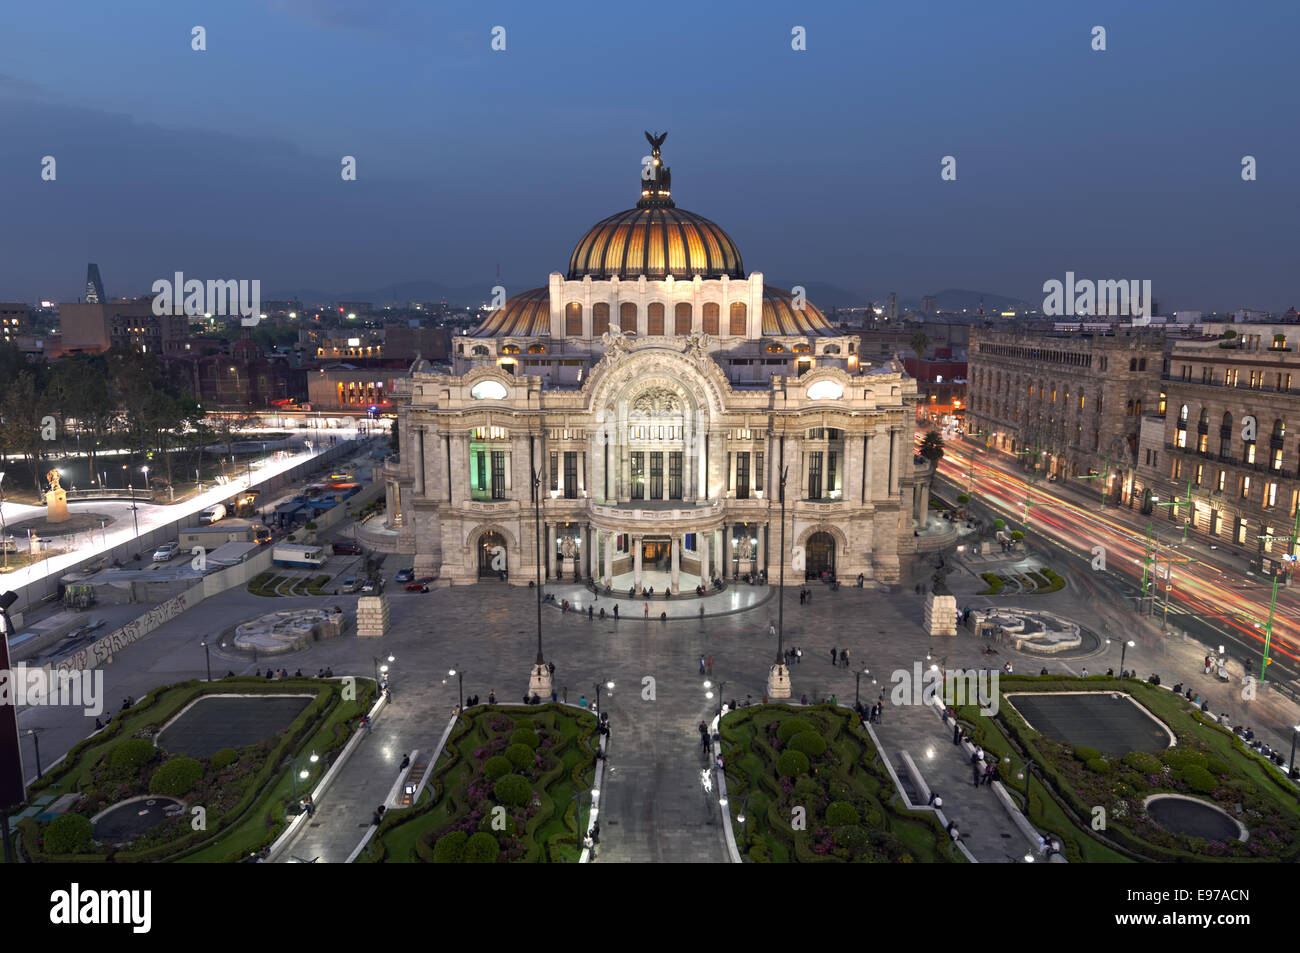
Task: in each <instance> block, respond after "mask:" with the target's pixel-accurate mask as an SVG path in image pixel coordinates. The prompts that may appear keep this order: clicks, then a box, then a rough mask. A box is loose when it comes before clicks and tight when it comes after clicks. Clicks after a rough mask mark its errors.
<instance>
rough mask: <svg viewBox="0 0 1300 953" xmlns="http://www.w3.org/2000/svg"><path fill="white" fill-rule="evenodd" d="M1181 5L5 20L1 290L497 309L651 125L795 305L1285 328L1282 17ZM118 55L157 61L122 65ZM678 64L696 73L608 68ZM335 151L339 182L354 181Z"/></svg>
mask: <svg viewBox="0 0 1300 953" xmlns="http://www.w3.org/2000/svg"><path fill="white" fill-rule="evenodd" d="M73 6H75V5H73ZM1174 10H1175V7H1173V6H1171V5H1167V4H1154V5H1151V6H1150V7H1149V8H1147V9H1144V10H1141V11H1129V10H1125V9H1123V8H1122V7H1121V6H1120V5H1118V4H1114V5H1108V4H1100V5H1096V6H1093V7H1091V8H1090V9H1089V11H1088V13H1087V17H1086V19H1085V18H1084V17H1083V15H1082V14H1080V15H1074V14H1071V13H1068V12H1064V11H1046V10H1039V9H1035V8H1031V7H1020V6H1019V5H1010V6H1008V7H1007V8H1006V9H999V10H986V9H981V10H979V11H971V10H964V9H961V8H959V7H958V6H954V5H950V4H939V5H936V6H935V7H934V8H932V10H931V13H932V14H937V15H938V16H939V17H940V18H942V22H943V23H944V24H945V27H944V29H942V30H934V29H932V25H933V24H932V22H931V19H930V18H927V17H922V16H920V15H919V14H916V13H912V12H910V11H901V12H900V11H879V12H875V13H873V14H872V16H871V17H868V16H867V15H866V14H865V13H862V12H859V11H855V10H852V9H841V10H836V9H827V10H819V11H815V12H814V13H813V14H811V15H809V14H805V13H803V12H797V13H796V12H794V11H789V10H787V9H785V8H783V7H780V6H778V5H775V4H761V5H759V6H757V7H755V8H753V10H751V11H749V12H748V13H747V15H746V17H745V18H744V19H743V20H740V19H737V18H735V17H733V16H732V15H731V14H729V13H726V12H715V11H704V12H697V13H695V14H694V15H693V19H692V21H691V29H689V30H687V29H681V24H680V23H679V22H677V20H676V19H674V18H673V17H672V16H668V17H664V18H661V19H659V20H653V18H652V22H644V21H645V20H646V18H644V17H641V16H637V15H625V14H621V13H610V12H608V11H604V10H599V11H598V10H597V8H595V7H594V6H591V7H585V6H583V5H578V6H576V7H571V8H569V11H570V15H568V16H566V17H563V18H556V17H550V16H546V15H542V14H540V13H538V12H537V11H531V10H529V9H528V8H526V7H522V6H513V7H512V6H506V7H504V8H501V9H500V10H495V11H493V12H492V13H491V14H490V15H484V14H479V13H478V12H477V11H475V10H474V9H473V8H472V7H470V6H468V5H462V6H458V7H457V6H453V7H452V8H451V9H450V10H448V11H447V12H445V13H439V14H431V13H429V12H427V11H424V10H422V9H421V8H419V7H418V6H417V5H413V4H397V5H395V6H393V7H391V8H388V9H386V10H384V11H367V12H366V14H364V16H363V15H360V14H355V15H354V14H351V13H349V12H348V8H347V7H345V6H344V5H342V4H334V3H305V2H304V3H297V2H294V3H290V2H282V3H278V4H272V5H271V6H270V7H269V8H268V7H266V6H264V5H261V4H251V3H249V4H236V5H234V6H232V7H231V8H230V9H229V10H228V11H223V12H222V13H221V14H220V15H219V17H218V18H217V19H213V18H212V17H211V16H210V15H209V14H208V13H207V12H206V11H202V10H201V9H200V8H198V7H195V8H193V10H192V11H187V10H185V9H184V8H183V7H182V8H180V9H178V10H176V11H169V12H168V14H167V15H166V16H163V17H154V16H152V15H146V14H143V13H140V12H138V11H131V10H127V11H122V12H119V13H115V14H114V15H113V17H111V18H105V19H103V20H102V21H101V22H99V23H97V24H96V29H95V30H94V31H81V32H76V31H70V30H68V28H67V23H66V22H63V21H61V19H60V18H58V17H48V15H47V14H45V13H40V14H37V13H35V12H26V11H12V12H10V13H8V14H7V15H6V16H7V21H8V22H7V30H6V33H8V35H10V36H11V37H13V38H14V39H15V40H16V42H15V43H14V49H13V51H12V55H11V57H10V60H9V62H8V65H7V67H6V71H5V75H4V76H3V77H0V116H2V117H3V119H4V123H5V127H6V129H7V130H9V132H10V135H9V136H8V137H6V139H5V142H4V143H3V144H0V178H2V179H3V180H4V181H5V182H6V184H7V188H6V203H5V204H6V206H7V216H6V217H7V218H8V219H9V221H10V222H11V223H12V224H14V225H16V226H18V227H16V228H12V229H10V230H9V231H8V232H7V233H6V236H5V238H4V239H0V255H3V258H4V259H5V260H6V261H7V263H8V264H9V267H8V268H6V269H4V271H3V272H0V297H4V298H7V299H15V298H16V299H20V300H28V301H36V300H39V299H40V298H41V297H45V298H50V297H55V298H58V299H61V300H74V299H75V298H76V297H77V296H78V290H79V288H80V285H79V282H78V278H79V275H80V272H81V270H82V269H83V268H84V263H85V262H88V261H94V262H97V263H99V264H100V266H101V268H103V269H104V270H105V271H106V272H107V273H108V274H109V275H110V276H111V278H110V285H112V286H113V287H112V288H110V293H130V292H131V291H132V290H133V289H139V290H138V291H136V293H143V292H144V291H146V290H147V289H148V287H149V286H150V284H151V283H152V282H153V281H154V280H156V279H157V278H158V277H160V276H166V275H170V274H171V273H173V272H174V271H177V270H182V271H185V272H187V273H193V274H201V275H204V276H225V275H234V276H240V277H247V278H250V279H251V278H257V279H260V280H261V281H262V283H263V287H264V288H266V289H267V293H268V295H277V294H279V293H281V292H283V291H287V290H293V289H297V288H316V287H319V288H322V290H326V291H333V292H335V293H337V294H344V293H348V292H351V291H355V290H356V289H360V288H383V287H386V286H391V285H393V284H396V283H403V282H410V281H431V282H439V283H449V284H463V283H473V282H481V283H483V284H484V285H485V288H484V295H485V296H487V293H488V291H489V289H490V287H491V286H492V285H493V284H496V283H498V279H497V274H498V268H499V269H500V279H499V282H500V283H501V284H504V285H505V286H506V288H507V291H508V293H510V294H513V293H515V292H517V291H519V290H523V289H525V288H529V287H535V286H536V285H537V284H540V283H541V282H542V281H543V280H544V278H545V276H546V274H548V273H549V270H550V269H551V268H553V267H554V262H555V261H556V260H557V259H562V256H563V255H564V254H565V253H567V252H568V251H569V250H570V249H571V248H572V244H573V242H574V241H575V240H576V239H577V238H578V237H579V236H580V235H581V234H582V231H583V229H584V228H585V226H586V224H588V223H589V222H590V221H593V220H595V219H598V218H601V217H603V216H605V215H608V214H610V213H611V212H614V211H617V210H618V209H621V208H627V207H630V206H631V205H632V204H633V203H634V200H635V191H634V189H635V181H634V180H633V179H632V176H633V175H636V174H637V173H638V171H639V165H640V159H641V156H642V154H643V153H644V152H645V151H646V147H645V144H644V143H643V142H642V141H641V135H640V133H641V130H643V129H668V130H670V131H671V138H670V139H669V140H668V142H667V144H666V145H665V157H666V160H667V161H668V162H669V163H670V164H671V165H672V166H673V167H674V169H675V170H676V172H677V180H678V181H677V183H676V184H677V189H676V192H675V197H676V198H677V199H678V201H679V204H680V205H681V206H682V207H684V208H688V209H690V210H692V211H695V212H697V213H698V214H701V215H704V216H706V217H708V218H710V219H712V220H714V221H717V222H720V223H722V224H723V225H724V227H726V228H727V229H728V231H729V233H730V234H731V235H732V237H733V238H734V239H735V241H736V243H737V245H738V246H739V247H740V249H741V250H742V252H743V254H744V256H745V265H746V267H747V269H749V270H751V271H762V272H764V274H765V275H771V276H772V277H774V278H778V279H780V280H781V281H785V282H788V283H790V284H793V283H796V282H801V283H803V284H814V283H825V284H831V285H837V286H841V287H845V288H848V289H850V290H852V291H856V292H860V293H864V294H865V295H870V296H873V297H880V296H883V295H884V294H885V293H886V292H888V291H898V292H899V294H900V295H901V296H902V297H904V298H919V297H920V296H921V295H923V294H933V293H934V292H935V291H938V290H940V289H944V288H967V289H978V290H980V291H985V292H989V293H993V294H999V295H1006V296H1009V297H1019V298H1023V299H1025V300H1027V301H1031V302H1032V301H1036V300H1038V299H1039V298H1040V297H1041V296H1042V293H1041V291H1040V290H1039V289H1040V288H1041V286H1042V284H1043V282H1045V281H1048V280H1051V279H1052V278H1055V277H1059V276H1060V275H1061V274H1064V273H1065V272H1066V271H1071V270H1072V271H1074V272H1076V273H1079V274H1088V275H1096V276H1113V277H1120V276H1124V277H1128V276H1134V277H1138V278H1141V279H1143V280H1150V281H1151V282H1152V285H1153V289H1154V296H1155V297H1156V298H1157V299H1158V300H1159V301H1160V302H1161V304H1162V305H1163V306H1164V310H1166V311H1170V310H1174V309H1196V310H1206V311H1223V310H1230V309H1234V308H1240V307H1248V308H1258V309H1262V310H1270V311H1276V312H1281V311H1285V310H1286V309H1287V308H1288V307H1291V306H1293V305H1294V304H1295V303H1296V300H1295V298H1294V295H1293V290H1292V287H1291V283H1290V282H1289V281H1288V278H1289V277H1290V274H1289V271H1290V266H1291V265H1292V262H1293V259H1294V255H1293V251H1292V249H1293V243H1292V241H1291V240H1290V239H1289V235H1288V230H1287V227H1286V226H1287V222H1286V219H1285V215H1284V212H1283V210H1285V209H1287V208H1294V207H1295V206H1296V199H1297V198H1300V196H1298V195H1297V192H1296V185H1295V181H1294V177H1291V176H1287V175H1286V161H1287V160H1286V157H1287V156H1290V155H1294V154H1295V153H1296V152H1297V149H1296V145H1297V143H1296V141H1295V138H1296V133H1295V130H1294V129H1293V128H1291V127H1290V125H1289V124H1287V123H1286V121H1285V117H1286V115H1287V114H1288V111H1287V110H1285V109H1283V108H1281V107H1282V106H1283V105H1284V103H1283V98H1284V97H1283V94H1281V93H1280V92H1278V91H1277V90H1279V89H1280V88H1282V84H1283V83H1284V81H1285V74H1284V72H1283V70H1284V69H1285V64H1286V61H1287V57H1286V54H1287V48H1286V45H1285V38H1286V37H1287V36H1288V35H1290V33H1292V32H1293V29H1290V30H1289V29H1288V27H1292V28H1293V27H1294V26H1295V21H1296V19H1297V14H1296V13H1294V12H1291V11H1285V10H1275V9H1272V8H1268V7H1262V6H1261V7H1260V8H1258V9H1257V10H1256V13H1255V15H1254V16H1253V17H1252V18H1242V19H1241V20H1239V21H1222V20H1221V19H1219V18H1217V17H1216V16H1215V14H1216V12H1217V11H1216V9H1215V8H1213V7H1211V6H1210V5H1209V4H1206V3H1197V4H1184V5H1179V6H1177V7H1176V10H1177V13H1178V19H1177V29H1173V30H1171V29H1170V28H1169V24H1170V22H1171V21H1169V20H1168V18H1167V17H1166V16H1165V14H1166V13H1169V12H1172V11H1174ZM584 11H587V13H584ZM489 21H490V22H489ZM1247 21H1249V22H1247ZM1264 21H1267V22H1264ZM194 24H202V25H203V26H204V28H205V30H206V34H205V42H206V47H207V48H206V49H205V50H203V51H195V50H192V49H191V29H192V27H193V25H194ZM1096 25H1101V26H1104V27H1105V28H1106V30H1107V34H1106V37H1107V49H1106V50H1105V51H1096V50H1093V49H1092V48H1091V46H1092V45H1093V42H1094V41H1093V38H1092V34H1091V31H1092V30H1093V28H1094V26H1096ZM496 26H504V27H505V30H506V34H505V42H506V49H505V50H502V51H494V50H492V49H491V44H492V40H493V35H492V30H493V28H494V27H496ZM796 26H801V27H803V28H804V29H805V30H806V46H807V48H806V49H805V50H802V51H796V50H793V49H792V48H791V46H792V35H791V31H792V29H793V28H794V27H796ZM719 35H725V36H726V37H727V43H725V44H723V45H721V46H719V45H718V44H717V43H716V42H715V38H716V37H717V36H719ZM972 37H974V38H977V39H976V41H975V42H972V39H971V38H972ZM980 37H985V38H988V39H989V40H994V39H996V40H997V42H996V43H990V44H987V45H986V44H984V43H981V42H979V41H978V38H980ZM128 43H129V44H130V47H131V49H132V50H133V51H137V52H138V51H140V50H144V51H146V53H145V54H144V55H145V59H146V61H149V62H152V63H153V65H154V67H155V70H149V71H140V72H133V71H122V70H113V69H111V64H112V62H113V60H114V57H115V56H116V55H117V53H118V52H120V48H121V47H122V46H123V44H128ZM53 44H58V45H57V49H59V50H60V54H59V57H58V58H56V57H54V56H52V55H51V53H50V52H49V51H50V50H51V48H54V47H52V45H53ZM665 44H671V46H672V47H673V52H672V54H671V55H672V58H673V61H674V62H676V61H679V60H680V59H681V58H683V57H685V58H687V59H688V60H689V61H690V62H691V63H692V64H693V68H692V69H691V70H656V69H651V70H644V71H637V70H629V69H627V66H626V64H627V62H628V61H629V59H631V58H635V57H637V56H639V55H641V54H643V53H644V51H646V50H658V49H662V48H663V46H664V45H665ZM1002 49H1006V50H1012V51H1014V53H1013V54H999V52H998V51H999V50H1002ZM147 51H153V52H152V54H150V53H148V52H147ZM1197 51H1203V52H1204V53H1205V54H1206V55H1205V56H1200V55H1197ZM864 52H865V54H866V55H865V56H864ZM566 53H569V54H573V53H577V54H578V55H576V56H573V55H570V56H566V55H565V54H566ZM1211 53H1212V54H1213V56H1210V55H1209V54H1211ZM295 54H298V55H295ZM301 54H311V58H310V60H308V61H306V62H305V63H304V61H302V60H301V59H300V58H299V56H300V55H301ZM1247 57H1248V60H1247V61H1248V62H1249V63H1250V64H1251V66H1250V69H1243V70H1230V69H1215V68H1205V67H1204V66H1203V65H1202V64H1204V63H1206V62H1211V63H1219V62H1235V61H1238V60H1242V59H1244V58H1247ZM55 62H59V63H60V65H59V67H58V68H57V69H55V68H54V63H55ZM367 62H370V63H373V64H375V67H376V68H374V69H368V68H366V64H367ZM159 70H160V71H162V72H164V73H165V74H166V76H167V80H168V81H167V83H165V84H159V83H157V82H156V78H157V71H159ZM596 76H604V77H606V79H605V80H602V81H601V82H592V78H593V77H596ZM614 76H619V77H622V81H621V82H609V81H608V78H609V77H614ZM1029 78H1032V82H1027V80H1028V79H1029ZM214 90H220V94H218V93H217V92H214ZM990 103H996V104H997V106H996V108H990V106H989V104H990ZM579 104H580V106H579ZM575 108H578V112H580V114H581V119H580V121H577V122H575V118H574V117H575V116H576V115H578V113H575ZM566 117H567V118H566ZM854 117H860V118H859V119H857V120H855V119H854ZM1187 129H1195V130H1196V133H1195V139H1194V140H1192V141H1188V136H1187V132H1186V130H1187ZM91 143H96V144H97V145H95V146H94V148H88V147H89V145H90V144H91ZM1202 144H1203V145H1202ZM349 155H350V156H354V157H355V158H356V160H357V178H356V180H355V181H343V180H342V179H341V177H340V163H341V160H342V157H343V156H349ZM1247 155H1249V156H1253V157H1254V158H1255V160H1256V162H1257V170H1258V179H1257V180H1256V181H1250V182H1247V181H1243V179H1242V175H1241V168H1242V166H1241V163H1242V159H1243V156H1247ZM45 156H53V157H54V158H55V160H56V163H57V166H56V169H57V177H56V179H55V180H54V181H43V180H42V178H41V171H42V160H43V158H44V157H45ZM945 156H952V157H954V158H955V160H956V174H957V178H956V180H955V181H943V180H942V179H941V171H942V167H941V164H942V160H943V158H944V157H945ZM531 209H537V210H540V211H542V212H543V214H541V215H535V214H534V215H530V214H528V211H529V210H531ZM777 222H780V223H781V224H780V227H777V225H776V223H777ZM1126 222H1127V223H1137V224H1135V225H1128V226H1126V225H1125V224H1124V223H1126Z"/></svg>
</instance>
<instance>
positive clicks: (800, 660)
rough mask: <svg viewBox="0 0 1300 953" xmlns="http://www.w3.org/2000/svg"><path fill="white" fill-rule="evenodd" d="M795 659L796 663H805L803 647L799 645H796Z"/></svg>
mask: <svg viewBox="0 0 1300 953" xmlns="http://www.w3.org/2000/svg"><path fill="white" fill-rule="evenodd" d="M794 661H795V664H796V665H802V664H803V649H801V648H799V647H798V646H795V650H794Z"/></svg>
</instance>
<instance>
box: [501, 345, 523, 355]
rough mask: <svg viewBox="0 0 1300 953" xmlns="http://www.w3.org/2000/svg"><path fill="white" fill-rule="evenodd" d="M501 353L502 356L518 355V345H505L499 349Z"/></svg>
mask: <svg viewBox="0 0 1300 953" xmlns="http://www.w3.org/2000/svg"><path fill="white" fill-rule="evenodd" d="M501 353H502V354H518V353H519V345H518V344H507V345H506V346H505V347H503V348H502V349H501Z"/></svg>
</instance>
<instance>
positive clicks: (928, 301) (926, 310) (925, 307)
mask: <svg viewBox="0 0 1300 953" xmlns="http://www.w3.org/2000/svg"><path fill="white" fill-rule="evenodd" d="M938 311H939V299H938V298H936V297H935V296H934V295H925V296H924V297H923V298H922V299H921V313H922V314H923V315H925V316H926V317H927V318H928V317H929V316H930V315H932V314H936V313H938Z"/></svg>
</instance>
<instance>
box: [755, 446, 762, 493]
mask: <svg viewBox="0 0 1300 953" xmlns="http://www.w3.org/2000/svg"><path fill="white" fill-rule="evenodd" d="M754 489H756V490H762V489H763V451H762V450H760V451H758V452H757V453H755V454H754Z"/></svg>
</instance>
